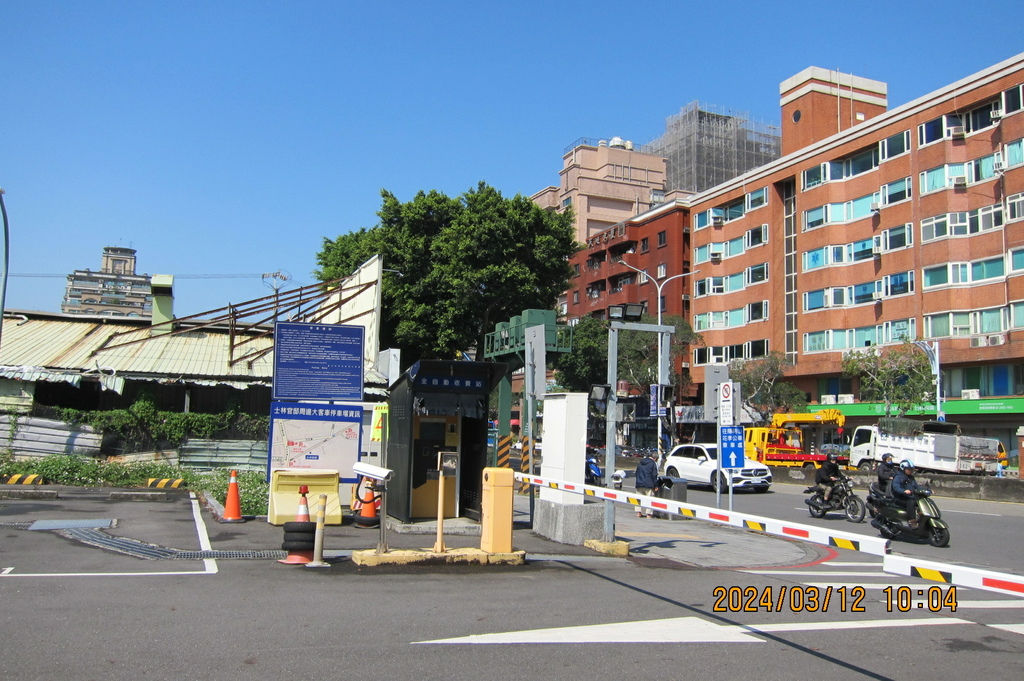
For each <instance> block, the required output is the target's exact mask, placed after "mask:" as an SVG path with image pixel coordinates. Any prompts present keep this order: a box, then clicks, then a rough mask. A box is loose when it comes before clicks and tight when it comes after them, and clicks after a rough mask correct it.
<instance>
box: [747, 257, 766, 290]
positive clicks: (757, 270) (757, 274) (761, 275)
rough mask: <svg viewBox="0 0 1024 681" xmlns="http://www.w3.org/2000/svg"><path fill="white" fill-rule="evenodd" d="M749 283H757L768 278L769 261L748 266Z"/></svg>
mask: <svg viewBox="0 0 1024 681" xmlns="http://www.w3.org/2000/svg"><path fill="white" fill-rule="evenodd" d="M746 279H747V284H748V285H749V284H757V283H759V282H762V281H767V280H768V263H766V262H765V263H761V264H760V265H754V266H752V267H748V268H747V277H746Z"/></svg>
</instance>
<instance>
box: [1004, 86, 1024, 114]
mask: <svg viewBox="0 0 1024 681" xmlns="http://www.w3.org/2000/svg"><path fill="white" fill-rule="evenodd" d="M1022 89H1024V85H1014V86H1013V87H1012V88H1010V89H1009V90H1004V91H1003V114H1008V113H1013V112H1014V111H1020V110H1021V109H1022V108H1024V97H1022V96H1021V95H1022V92H1021V90H1022Z"/></svg>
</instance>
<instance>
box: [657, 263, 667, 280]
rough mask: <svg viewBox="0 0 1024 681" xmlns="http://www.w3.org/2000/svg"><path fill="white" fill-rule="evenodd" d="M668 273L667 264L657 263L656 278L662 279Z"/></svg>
mask: <svg viewBox="0 0 1024 681" xmlns="http://www.w3.org/2000/svg"><path fill="white" fill-rule="evenodd" d="M666 274H668V265H666V264H665V263H659V264H658V279H664V278H665V275H666Z"/></svg>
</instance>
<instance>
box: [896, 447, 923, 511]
mask: <svg viewBox="0 0 1024 681" xmlns="http://www.w3.org/2000/svg"><path fill="white" fill-rule="evenodd" d="M920 489H921V488H920V487H919V486H918V484H917V480H915V479H914V464H913V463H912V462H911V461H908V460H907V459H904V460H903V461H900V472H899V473H897V474H896V477H895V478H893V479H892V493H893V496H894V497H896V499H897V500H902V502H903V503H904V505H905V508H906V509H907V515H908V516H909V517H910V526H911V527H917V493H918V492H919V491H920Z"/></svg>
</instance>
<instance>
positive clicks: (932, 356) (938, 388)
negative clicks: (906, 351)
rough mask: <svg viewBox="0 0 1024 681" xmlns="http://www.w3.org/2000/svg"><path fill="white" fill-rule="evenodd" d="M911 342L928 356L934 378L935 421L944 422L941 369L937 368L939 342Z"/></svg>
mask: <svg viewBox="0 0 1024 681" xmlns="http://www.w3.org/2000/svg"><path fill="white" fill-rule="evenodd" d="M912 342H913V343H914V345H916V346H917V347H919V348H921V349H922V350H924V354H926V355H928V362H929V363H931V365H932V375H933V376H935V420H936V421H945V420H946V415H945V414H943V413H942V369H940V368H939V341H937V340H936V341H931V342H929V341H912Z"/></svg>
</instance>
